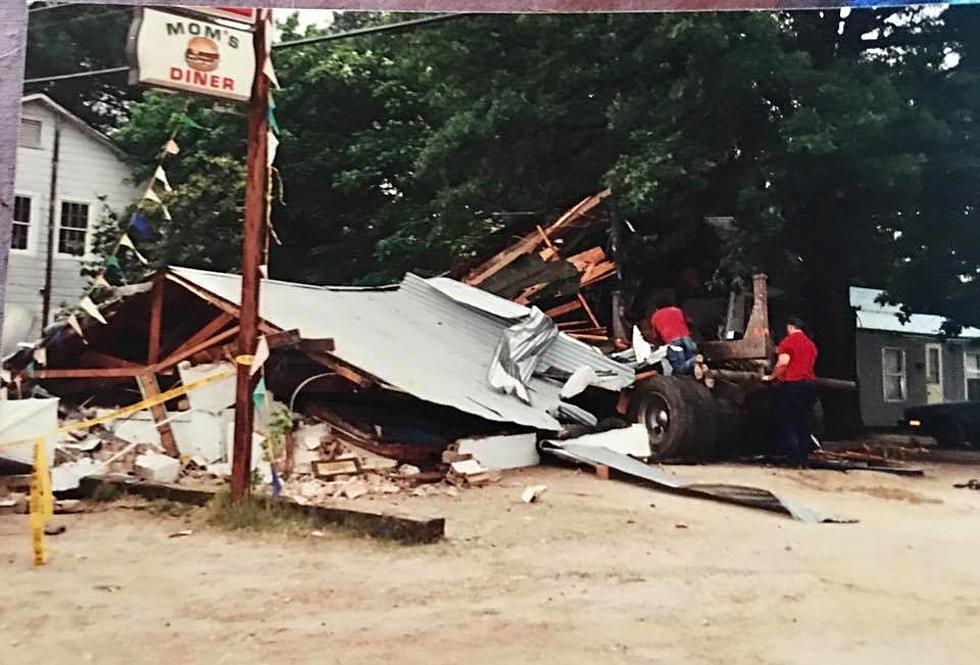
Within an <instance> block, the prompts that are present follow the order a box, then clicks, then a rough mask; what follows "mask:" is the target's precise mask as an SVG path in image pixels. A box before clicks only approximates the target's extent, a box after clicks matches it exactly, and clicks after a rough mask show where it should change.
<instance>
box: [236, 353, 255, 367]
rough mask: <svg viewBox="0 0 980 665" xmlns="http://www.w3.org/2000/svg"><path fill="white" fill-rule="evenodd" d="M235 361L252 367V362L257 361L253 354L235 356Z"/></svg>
mask: <svg viewBox="0 0 980 665" xmlns="http://www.w3.org/2000/svg"><path fill="white" fill-rule="evenodd" d="M235 362H236V363H237V364H239V365H248V366H249V367H251V366H252V363H254V362H255V356H251V355H243V356H235Z"/></svg>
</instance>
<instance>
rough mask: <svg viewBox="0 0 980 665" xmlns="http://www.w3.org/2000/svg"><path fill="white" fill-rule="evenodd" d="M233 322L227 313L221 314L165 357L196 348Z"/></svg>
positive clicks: (232, 318) (232, 317) (233, 318)
mask: <svg viewBox="0 0 980 665" xmlns="http://www.w3.org/2000/svg"><path fill="white" fill-rule="evenodd" d="M234 320H235V317H234V316H232V315H231V314H228V313H227V312H222V313H221V314H219V315H218V316H216V317H214V318H213V319H211V321H210V322H208V324H207V325H205V326H204V327H203V328H201V329H200V330H198V331H197V332H196V333H194V334H193V335H191V336H190V337H188V338H187V340H186V341H184V343H183V344H181V345H180V346H178V347H177V348H176V349H174V350H173V351H171V352H170V353H168V354H167V356H168V357H169V356H172V355H174V354H175V353H181V352H182V351H186V350H187V349H190V348H192V347H195V346H197V345H198V344H200V343H201V342H203V341H204V340H206V339H210V338H211V337H214V336H215V335H216V334H217V333H218V331H219V330H221V329H222V328H224V327H225V326H226V325H228V324H229V323H231V322H232V321H234Z"/></svg>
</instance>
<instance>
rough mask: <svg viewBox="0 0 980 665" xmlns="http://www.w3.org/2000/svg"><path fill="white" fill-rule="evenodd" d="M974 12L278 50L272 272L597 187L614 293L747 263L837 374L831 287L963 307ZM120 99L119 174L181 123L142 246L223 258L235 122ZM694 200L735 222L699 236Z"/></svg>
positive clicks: (363, 269) (361, 17)
mask: <svg viewBox="0 0 980 665" xmlns="http://www.w3.org/2000/svg"><path fill="white" fill-rule="evenodd" d="M398 18H399V17H397V16H393V15H388V14H341V15H340V17H339V19H338V22H337V23H336V24H335V25H334V26H332V27H331V28H329V29H328V30H329V31H334V32H336V31H339V30H344V29H349V28H355V27H363V26H364V25H369V24H376V23H383V22H386V21H392V20H397V19H398ZM978 21H980V14H978V12H977V11H976V10H975V9H974V8H972V7H954V8H950V9H948V10H946V11H945V12H941V13H940V12H937V11H931V12H924V11H922V10H919V9H888V10H861V11H851V12H850V13H849V14H846V16H843V17H842V14H840V13H839V12H837V11H836V10H835V11H823V12H797V13H786V14H772V13H760V12H752V13H718V14H649V15H617V14H609V15H577V16H567V15H565V16H562V15H558V16H548V15H518V16H515V15H493V16H491V15H480V16H467V17H465V18H460V19H456V20H452V21H446V22H443V23H439V24H433V25H429V26H425V27H420V28H417V29H414V30H410V31H405V32H399V33H391V34H373V35H361V36H358V37H355V38H351V39H345V40H337V41H331V42H327V43H323V44H317V45H308V46H303V47H297V48H287V49H277V50H276V51H275V53H274V59H275V62H276V67H277V70H278V73H279V78H280V80H281V81H282V82H283V86H284V87H283V89H282V90H281V91H279V92H278V93H276V102H277V109H276V114H277V118H278V121H279V124H280V125H281V127H282V133H283V135H282V144H281V147H280V151H279V159H278V160H277V166H278V172H279V177H280V178H281V182H282V183H283V184H284V196H283V197H282V200H281V201H278V202H277V204H276V205H275V206H274V211H273V223H274V226H275V229H276V232H277V233H278V236H279V237H280V238H281V240H282V244H281V245H275V244H273V245H272V246H271V248H270V253H271V256H270V266H271V271H272V274H273V275H274V276H276V277H280V278H284V279H296V280H303V281H314V282H333V283H344V282H348V283H378V282H384V281H390V280H393V279H397V278H398V277H400V275H401V274H402V273H403V272H404V271H406V270H415V271H418V272H422V273H426V274H435V273H439V272H442V271H445V270H446V269H448V268H449V266H450V265H451V263H452V262H453V261H454V260H455V259H457V258H458V257H461V256H462V257H466V256H470V255H472V254H474V253H475V252H478V251H479V250H480V248H481V247H483V246H485V243H486V242H487V240H488V238H491V237H492V236H494V235H495V234H500V233H501V232H503V233H507V232H508V231H511V232H517V231H518V230H523V228H526V227H527V225H528V224H529V223H532V222H533V223H537V222H540V221H543V220H545V219H547V218H548V217H549V216H553V215H555V214H557V213H558V212H559V211H561V210H563V209H564V208H566V207H568V206H569V205H571V204H572V203H574V202H575V201H577V200H578V199H580V198H581V197H582V196H584V195H586V194H589V193H592V192H595V191H597V190H598V189H600V188H601V187H603V186H606V185H610V186H612V187H613V188H614V190H615V191H616V201H615V205H616V206H617V207H618V209H619V211H620V212H621V213H622V214H623V215H624V216H625V217H626V218H627V219H628V220H629V221H630V222H631V224H632V226H633V228H635V229H636V230H637V233H636V235H635V236H633V237H632V240H631V241H628V242H627V245H628V246H629V247H630V248H631V251H629V252H628V260H627V265H626V266H625V268H626V275H627V278H628V281H629V282H630V283H631V284H632V285H633V286H639V285H643V284H650V283H657V282H659V283H667V282H669V281H670V280H671V279H673V278H674V276H675V275H677V274H678V273H680V272H681V271H685V270H687V271H690V270H694V271H696V272H699V273H700V275H701V277H702V279H703V281H704V284H705V286H706V287H708V288H711V287H723V288H727V287H728V286H729V285H730V284H731V283H733V281H736V280H737V279H744V277H745V276H747V274H748V273H749V272H750V271H752V270H765V271H767V272H768V273H770V275H772V277H773V279H774V281H776V282H777V283H778V284H780V285H781V286H782V287H783V289H784V290H785V291H786V292H787V294H788V302H789V305H790V306H792V307H794V308H795V309H796V310H797V311H799V312H800V313H802V314H803V315H804V316H808V317H810V318H811V319H812V320H813V323H814V327H815V329H816V331H817V333H818V335H819V336H820V337H821V338H822V342H823V343H822V346H823V347H824V348H825V350H826V352H825V353H823V354H822V357H823V358H824V360H823V361H822V362H823V363H824V371H826V372H827V373H829V374H835V375H843V376H846V375H848V374H850V373H852V372H853V358H852V357H851V356H850V355H849V353H850V352H848V351H847V347H848V346H849V345H848V344H847V343H846V342H847V339H848V335H849V334H850V331H849V330H848V329H847V327H846V325H844V324H843V323H842V322H844V321H847V320H849V319H850V316H849V310H848V304H847V287H848V285H849V284H855V283H857V284H862V283H863V284H867V285H871V286H883V287H887V288H888V290H889V293H890V295H891V297H893V298H895V299H897V300H902V301H904V302H906V303H908V304H909V305H910V306H912V307H915V308H916V309H919V310H925V311H938V312H948V313H951V314H954V315H956V317H957V318H958V321H960V322H962V323H980V313H978V312H980V307H977V306H976V304H977V302H978V298H980V292H978V286H977V281H976V279H975V278H976V275H977V274H978V271H980V244H978V243H977V242H976V239H977V238H976V236H977V234H978V233H980V231H978V230H977V229H978V228H980V226H978V225H977V224H976V220H975V215H976V214H977V213H976V201H975V199H976V196H977V192H980V163H978V160H980V150H978V148H980V146H978V145H977V140H978V138H977V137H978V133H977V115H976V114H977V104H978V101H980V99H978V95H980V93H978V92H977V91H978V89H980V88H978V86H977V76H978V73H980V69H978V63H980V60H978V58H980V49H978V44H977V40H978V39H980V37H978V35H980V31H978V30H977V28H978V27H980V26H978V25H977V23H978ZM297 25H298V22H297V21H296V19H295V18H294V19H292V20H290V21H287V22H285V23H284V24H283V25H281V26H280V29H281V39H282V40H284V41H289V40H292V39H296V38H299V37H301V36H304V35H301V34H299V32H298V29H297ZM315 32H316V30H315V29H309V30H308V31H307V34H313V33H315ZM46 48H47V47H46ZM185 112H186V117H187V118H190V121H187V120H184V121H181V118H182V117H184V114H185ZM127 113H128V115H129V122H128V123H127V124H125V125H124V126H122V127H121V128H120V129H119V130H118V131H117V132H116V133H115V135H114V137H115V139H116V140H117V141H118V142H119V144H120V145H122V146H123V147H124V148H125V149H126V150H127V151H129V152H130V153H131V154H132V155H134V156H135V157H136V158H137V160H138V161H139V164H140V166H139V168H138V169H137V173H136V175H137V177H138V178H146V177H148V176H149V174H150V173H151V172H152V168H153V167H155V165H156V160H157V157H158V155H159V149H160V146H161V144H162V142H163V140H165V138H166V137H167V136H168V135H169V134H170V133H171V132H173V131H174V129H175V128H177V124H176V123H181V122H182V123H183V126H181V127H179V128H178V129H179V132H178V142H179V143H180V145H181V148H182V150H181V153H180V155H178V156H177V157H176V158H173V159H171V160H169V162H168V164H167V166H166V168H167V170H168V174H169V175H170V177H171V180H172V182H173V183H174V185H175V188H176V191H175V193H174V195H173V197H172V200H171V201H170V206H171V210H172V212H173V214H174V220H173V221H172V222H163V221H162V220H157V226H158V228H159V229H160V235H159V238H158V239H157V240H156V241H155V244H154V245H153V247H152V248H151V251H150V253H151V254H152V255H153V257H154V259H155V260H156V261H159V262H176V263H184V264H189V265H199V266H207V267H212V268H215V269H222V270H225V269H234V268H235V266H236V265H237V263H238V258H237V252H238V238H239V233H240V219H241V205H242V192H241V186H240V182H241V178H240V171H241V165H242V163H243V160H244V140H245V121H244V117H243V116H242V115H241V114H240V113H239V112H235V111H232V112H228V111H227V109H226V110H224V111H221V110H216V109H215V108H214V105H213V104H211V103H210V102H207V101H205V100H200V99H195V100H191V101H190V102H188V101H187V100H186V99H185V98H182V97H177V96H170V95H162V94H157V93H149V94H146V95H144V96H143V99H142V101H140V102H138V103H135V104H132V105H129V106H128V107H127ZM708 217H721V218H731V219H732V220H733V222H732V223H731V224H730V225H727V226H726V227H725V228H724V229H723V232H722V236H721V237H719V233H718V232H717V231H716V230H715V229H714V228H712V227H711V226H710V225H706V224H705V222H704V220H705V218H708ZM643 239H646V241H643ZM651 239H655V240H653V241H650V240H651Z"/></svg>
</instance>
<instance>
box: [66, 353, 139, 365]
mask: <svg viewBox="0 0 980 665" xmlns="http://www.w3.org/2000/svg"><path fill="white" fill-rule="evenodd" d="M78 359H79V360H80V361H81V364H83V365H91V366H93V367H143V365H140V364H139V363H134V362H130V361H128V360H123V359H122V358H117V357H116V356H111V355H109V354H108V353H102V352H101V351H96V350H95V349H86V350H85V351H83V352H82V355H80V356H79V357H78Z"/></svg>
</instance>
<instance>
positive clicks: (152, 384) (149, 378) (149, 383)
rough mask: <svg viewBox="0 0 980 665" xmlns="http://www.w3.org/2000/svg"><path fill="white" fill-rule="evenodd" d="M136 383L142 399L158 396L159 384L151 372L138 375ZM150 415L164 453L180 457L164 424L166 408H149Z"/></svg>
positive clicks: (162, 406)
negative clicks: (155, 425)
mask: <svg viewBox="0 0 980 665" xmlns="http://www.w3.org/2000/svg"><path fill="white" fill-rule="evenodd" d="M136 382H137V383H138V384H139V386H140V392H141V393H143V399H149V398H151V397H156V396H157V395H159V394H160V384H159V383H157V377H156V374H154V373H153V372H147V373H146V374H140V375H139V376H137V377H136ZM150 414H151V415H152V416H153V422H155V423H156V424H157V431H158V432H159V433H160V443H161V444H162V445H163V450H164V452H166V453H167V454H168V455H170V456H171V457H180V452H179V451H178V450H177V442H176V441H175V440H174V431H173V430H172V429H170V425H169V424H168V423H166V422H165V421H166V420H167V407H166V406H165V405H163V404H157V405H156V406H151V407H150Z"/></svg>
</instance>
